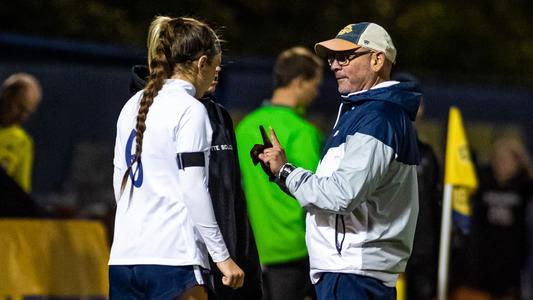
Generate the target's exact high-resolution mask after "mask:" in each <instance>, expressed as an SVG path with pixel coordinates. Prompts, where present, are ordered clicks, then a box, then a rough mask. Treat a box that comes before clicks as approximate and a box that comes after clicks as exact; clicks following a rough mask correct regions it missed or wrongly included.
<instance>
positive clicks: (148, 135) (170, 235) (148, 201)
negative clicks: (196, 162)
mask: <svg viewBox="0 0 533 300" xmlns="http://www.w3.org/2000/svg"><path fill="white" fill-rule="evenodd" d="M194 95H195V88H194V86H193V85H192V84H190V83H189V82H186V81H183V80H174V79H167V80H166V81H165V83H164V85H163V87H162V89H161V90H160V91H159V93H158V95H157V96H156V97H155V99H154V102H153V104H152V105H151V106H150V109H149V112H148V115H147V118H146V122H145V124H146V130H145V132H144V137H143V150H142V156H141V163H140V164H139V165H138V164H137V163H134V164H133V166H132V171H131V172H130V176H129V178H128V181H127V184H126V188H125V189H124V192H123V193H122V194H121V192H120V189H121V183H122V177H123V175H124V173H125V172H126V170H127V169H128V166H129V164H131V161H132V156H133V155H134V154H135V125H136V119H137V114H138V110H139V103H140V100H141V98H142V91H141V92H139V93H137V94H136V95H134V96H133V97H132V98H131V99H130V100H129V101H128V102H127V103H126V105H125V106H124V108H123V109H122V111H121V113H120V116H119V118H118V122H117V138H116V143H115V158H114V161H113V162H114V165H115V170H114V177H113V187H114V190H115V198H116V201H117V212H116V220H115V234H114V239H113V245H112V247H111V254H110V259H109V264H110V265H140V264H157V265H172V266H180V265H199V266H202V267H204V268H208V267H209V262H208V257H207V254H208V253H209V254H210V255H211V257H212V258H213V261H215V262H220V261H224V260H226V259H227V258H228V257H229V254H228V250H227V249H226V245H225V243H224V240H223V239H222V234H221V233H220V230H219V228H218V225H217V222H216V220H215V216H214V213H213V207H212V203H211V198H210V196H209V192H208V189H207V174H208V169H207V166H205V167H187V168H185V169H180V168H178V164H177V154H178V153H185V152H203V153H204V154H205V161H206V162H208V161H209V159H208V156H209V147H210V146H211V134H212V130H211V125H210V123H209V118H208V115H207V112H206V110H205V108H204V106H203V104H202V103H201V102H200V101H198V100H197V99H195V98H194Z"/></svg>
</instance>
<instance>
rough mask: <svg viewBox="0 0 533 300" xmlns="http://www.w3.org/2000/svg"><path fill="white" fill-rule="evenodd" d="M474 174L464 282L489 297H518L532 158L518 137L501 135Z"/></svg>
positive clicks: (525, 251)
mask: <svg viewBox="0 0 533 300" xmlns="http://www.w3.org/2000/svg"><path fill="white" fill-rule="evenodd" d="M478 174H479V179H480V186H479V190H478V193H477V195H476V196H475V198H474V199H473V218H472V221H473V222H472V235H471V242H470V245H469V247H468V250H469V251H468V253H469V255H468V261H467V265H468V272H469V280H468V282H467V283H468V285H470V286H471V287H472V288H474V289H475V290H478V291H480V292H482V293H484V294H485V295H486V296H487V299H517V300H518V299H521V298H520V297H521V296H520V294H521V284H520V282H521V271H522V269H523V268H524V266H525V263H526V255H527V236H526V235H527V231H526V230H527V229H526V207H527V204H528V200H529V198H530V196H531V188H530V186H531V183H532V179H533V168H532V165H531V160H530V158H529V155H528V153H527V152H526V150H525V147H524V145H523V144H522V143H521V142H520V141H519V140H518V139H515V138H510V137H502V138H499V139H497V140H496V141H495V142H494V144H493V151H492V157H491V162H490V166H488V167H485V168H481V169H480V170H479V172H478Z"/></svg>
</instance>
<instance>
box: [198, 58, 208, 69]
mask: <svg viewBox="0 0 533 300" xmlns="http://www.w3.org/2000/svg"><path fill="white" fill-rule="evenodd" d="M206 65H207V55H202V56H200V58H199V59H198V70H200V69H203V68H204V67H205V66H206Z"/></svg>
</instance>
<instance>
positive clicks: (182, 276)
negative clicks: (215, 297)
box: [109, 265, 209, 300]
mask: <svg viewBox="0 0 533 300" xmlns="http://www.w3.org/2000/svg"><path fill="white" fill-rule="evenodd" d="M208 272H209V271H208V270H205V269H201V268H199V267H196V266H162V265H131V266H123V265H111V266H109V299H128V300H129V299H151V300H156V299H175V298H178V297H179V296H180V295H182V294H183V293H184V292H185V291H187V290H188V289H190V288H192V287H194V286H195V285H208V283H209V274H208Z"/></svg>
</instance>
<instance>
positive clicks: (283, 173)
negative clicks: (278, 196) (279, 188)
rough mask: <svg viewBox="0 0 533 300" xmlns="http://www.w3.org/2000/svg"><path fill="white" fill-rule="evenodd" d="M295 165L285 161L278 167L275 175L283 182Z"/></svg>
mask: <svg viewBox="0 0 533 300" xmlns="http://www.w3.org/2000/svg"><path fill="white" fill-rule="evenodd" d="M295 169H296V167H295V166H294V165H292V164H291V163H285V164H284V165H283V166H281V168H280V169H279V172H278V174H276V177H277V178H278V180H279V181H280V182H281V183H283V184H285V180H287V177H288V176H289V174H291V172H292V171H294V170H295Z"/></svg>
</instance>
